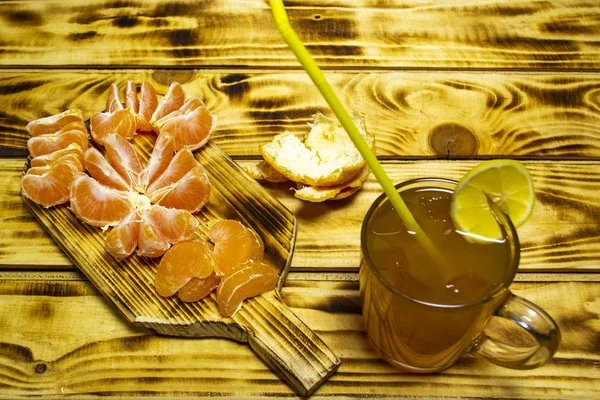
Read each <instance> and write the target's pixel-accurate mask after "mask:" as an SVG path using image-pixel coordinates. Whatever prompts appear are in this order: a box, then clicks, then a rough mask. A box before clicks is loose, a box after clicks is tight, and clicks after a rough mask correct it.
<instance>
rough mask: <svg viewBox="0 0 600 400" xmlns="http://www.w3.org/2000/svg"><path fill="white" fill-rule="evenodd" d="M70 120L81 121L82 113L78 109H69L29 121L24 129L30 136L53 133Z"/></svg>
mask: <svg viewBox="0 0 600 400" xmlns="http://www.w3.org/2000/svg"><path fill="white" fill-rule="evenodd" d="M71 122H83V114H82V113H81V110H79V109H70V110H66V111H63V112H61V113H58V114H54V115H51V116H49V117H43V118H38V119H34V120H33V121H30V122H29V123H28V124H27V126H26V127H25V129H27V132H29V134H30V135H31V136H39V135H46V134H51V133H55V132H56V131H58V130H60V129H61V128H62V127H64V126H65V125H67V124H69V123H71Z"/></svg>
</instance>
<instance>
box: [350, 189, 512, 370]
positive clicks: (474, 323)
mask: <svg viewBox="0 0 600 400" xmlns="http://www.w3.org/2000/svg"><path fill="white" fill-rule="evenodd" d="M453 187H454V183H453V182H452V181H445V180H434V181H431V180H420V181H412V182H409V183H408V184H405V185H403V186H402V187H401V188H400V193H401V196H402V198H403V200H404V201H405V202H406V204H407V206H408V207H409V209H410V210H411V213H412V214H413V215H414V217H415V219H416V220H417V222H418V223H419V225H420V226H421V228H422V229H423V231H424V232H425V233H426V234H427V235H428V236H429V238H430V239H431V241H432V242H433V243H434V244H435V246H436V247H437V248H438V250H439V251H440V252H441V253H442V254H443V256H444V258H445V260H446V263H445V265H444V266H438V268H439V267H443V268H446V269H447V271H446V276H445V277H442V276H441V275H440V274H439V273H436V268H433V267H432V263H433V261H432V259H431V258H430V257H429V256H428V255H427V253H426V252H425V251H424V249H423V248H422V247H421V246H420V245H419V243H418V242H417V240H416V239H415V236H414V232H410V231H407V230H406V228H405V227H404V225H403V223H402V221H401V220H400V217H399V216H398V214H397V213H396V211H395V210H394V209H393V208H392V206H391V204H390V203H389V201H387V199H386V198H385V197H384V196H382V197H381V198H380V199H378V200H377V201H376V202H375V203H374V205H373V206H372V207H371V209H370V210H369V212H368V213H367V216H366V218H365V221H364V223H363V231H362V234H361V245H362V251H363V260H362V264H361V269H360V289H361V301H362V307H363V316H364V319H365V324H366V329H367V333H368V335H369V338H370V339H371V341H372V342H373V344H374V346H375V349H376V350H377V351H378V353H379V354H380V355H381V356H382V357H384V358H385V359H387V360H388V361H390V362H392V363H393V364H395V365H397V366H398V367H401V368H403V369H406V370H409V371H414V372H435V371H439V370H441V369H444V368H446V367H448V366H450V365H451V364H452V363H454V362H455V361H456V360H457V359H458V358H459V357H460V356H461V355H462V354H463V353H465V352H467V351H468V350H469V347H470V346H472V345H473V343H474V341H475V342H476V339H477V336H478V335H480V334H481V332H482V330H483V326H484V325H485V323H486V322H487V320H488V319H489V318H490V317H491V315H492V314H493V313H494V311H495V309H496V308H497V307H498V306H499V304H500V303H502V302H503V301H504V300H505V298H506V296H508V293H509V292H508V290H507V287H508V285H509V284H510V282H511V281H512V278H513V276H514V274H515V271H516V267H517V264H518V240H517V238H516V235H514V237H512V233H514V228H512V226H510V222H508V223H507V224H508V225H507V226H506V227H505V228H506V229H505V230H504V232H505V233H506V235H505V237H504V238H502V239H500V240H495V241H490V242H489V243H486V244H479V243H470V242H469V241H467V240H465V238H464V237H463V235H462V233H461V232H459V231H457V230H456V229H455V227H454V224H453V222H452V220H451V218H450V202H451V197H452V189H453ZM504 222H506V220H504Z"/></svg>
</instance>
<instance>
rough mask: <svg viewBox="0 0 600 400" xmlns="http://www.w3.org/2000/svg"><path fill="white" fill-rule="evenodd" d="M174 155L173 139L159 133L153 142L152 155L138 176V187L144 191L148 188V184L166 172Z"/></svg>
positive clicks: (166, 134)
mask: <svg viewBox="0 0 600 400" xmlns="http://www.w3.org/2000/svg"><path fill="white" fill-rule="evenodd" d="M174 155H175V143H174V142H173V137H172V136H171V135H169V134H168V133H165V132H163V133H161V134H160V135H158V137H157V138H156V141H155V142H154V148H153V149H152V154H150V158H149V159H148V164H147V165H146V167H145V168H144V169H143V170H142V172H141V174H140V185H141V186H142V188H144V190H146V189H147V188H148V185H149V184H150V182H154V181H155V180H156V179H157V178H158V177H159V176H160V175H162V173H163V172H165V171H166V169H167V168H168V166H169V164H170V163H171V161H172V160H173V157H174Z"/></svg>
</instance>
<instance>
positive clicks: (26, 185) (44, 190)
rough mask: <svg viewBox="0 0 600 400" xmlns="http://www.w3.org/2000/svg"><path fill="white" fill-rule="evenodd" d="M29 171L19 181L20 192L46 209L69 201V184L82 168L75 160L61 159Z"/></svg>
mask: <svg viewBox="0 0 600 400" xmlns="http://www.w3.org/2000/svg"><path fill="white" fill-rule="evenodd" d="M29 171H31V173H29ZM29 171H28V172H27V173H26V174H25V176H23V179H21V192H22V193H23V195H25V197H27V198H29V199H31V200H32V201H34V202H35V203H37V204H40V205H42V206H44V207H46V208H48V207H51V206H55V205H58V204H63V203H66V202H67V201H69V197H70V191H69V188H70V186H71V182H72V181H73V178H74V176H75V175H76V174H77V173H80V172H81V171H82V167H81V164H80V163H79V161H78V160H77V159H65V158H64V157H62V158H60V159H58V160H56V161H54V162H52V163H50V164H49V165H46V166H41V167H33V168H30V169H29Z"/></svg>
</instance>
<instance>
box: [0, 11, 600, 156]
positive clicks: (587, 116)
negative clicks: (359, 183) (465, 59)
mask: <svg viewBox="0 0 600 400" xmlns="http://www.w3.org/2000/svg"><path fill="white" fill-rule="evenodd" d="M14 4H18V3H14ZM327 76H328V79H329V80H330V81H331V84H332V86H333V87H334V88H335V90H336V91H337V92H338V93H339V95H340V97H341V99H342V101H343V102H344V103H345V104H346V105H347V106H348V107H349V108H353V109H356V110H357V111H360V112H362V113H364V114H365V120H366V124H367V129H368V130H369V131H370V132H371V133H372V134H374V135H375V137H376V152H377V154H378V155H379V156H380V157H386V158H391V157H410V158H453V159H454V158H486V157H497V156H510V157H518V158H545V159H548V158H552V159H564V158H569V159H570V158H594V159H598V158H600V140H599V138H600V114H599V113H598V110H599V109H600V95H599V93H600V79H599V78H598V75H597V74H530V73H510V74H502V73H486V72H482V73H457V72H453V73H448V72H444V73H440V72H424V73H423V72H370V73H328V74H327ZM127 79H132V80H134V81H135V82H138V83H141V82H142V81H143V80H147V81H149V82H151V83H152V84H153V85H154V86H155V87H156V88H157V90H158V92H159V93H160V94H164V93H166V91H167V88H168V85H169V84H170V83H171V82H172V81H173V80H177V81H179V82H180V83H182V84H183V86H184V88H185V90H186V92H187V93H188V95H199V96H200V97H201V98H203V99H204V101H205V102H206V104H207V106H208V108H209V109H210V110H211V111H212V112H213V113H214V114H215V115H216V116H217V128H216V130H215V132H214V133H213V135H212V137H213V140H214V142H215V143H216V144H217V145H219V147H221V148H222V149H223V150H224V151H225V152H226V153H227V154H229V155H230V156H256V155H259V146H260V145H261V144H264V143H266V142H268V141H269V140H270V139H271V138H272V137H273V136H274V135H276V134H279V133H282V132H284V131H285V130H289V131H291V132H293V133H296V134H298V135H304V134H306V133H308V129H309V128H308V125H307V124H308V123H309V122H312V120H313V115H314V114H315V113H316V112H322V113H324V114H326V115H329V116H331V112H330V111H329V109H328V107H327V105H326V103H325V101H324V100H323V99H322V98H321V95H320V94H319V93H318V91H317V90H316V88H315V87H314V85H313V84H312V83H311V82H310V80H309V78H308V77H307V76H306V75H305V74H304V73H297V72H286V73H279V72H274V73H270V72H264V73H262V72H261V73H259V72H246V71H243V72H240V71H237V72H231V73H226V72H209V71H197V70H172V71H162V70H131V71H107V70H102V71H95V70H92V71H87V70H74V71H71V70H68V71H67V70H62V71H60V70H59V71H43V70H31V71H7V70H4V71H0V147H3V148H9V149H26V143H27V139H28V138H29V135H28V133H27V132H26V131H25V125H26V124H27V122H28V121H30V120H32V119H35V118H40V117H44V116H47V115H50V114H54V113H58V112H61V111H64V110H65V109H67V108H81V109H82V111H83V113H84V115H85V118H90V117H91V116H92V115H93V113H95V112H99V111H101V110H103V109H104V106H105V102H106V94H107V90H108V87H109V85H110V84H111V83H112V82H117V83H119V84H122V85H124V83H125V81H126V80H127ZM57 93H59V94H60V95H57ZM0 154H1V153H0Z"/></svg>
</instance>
